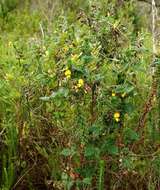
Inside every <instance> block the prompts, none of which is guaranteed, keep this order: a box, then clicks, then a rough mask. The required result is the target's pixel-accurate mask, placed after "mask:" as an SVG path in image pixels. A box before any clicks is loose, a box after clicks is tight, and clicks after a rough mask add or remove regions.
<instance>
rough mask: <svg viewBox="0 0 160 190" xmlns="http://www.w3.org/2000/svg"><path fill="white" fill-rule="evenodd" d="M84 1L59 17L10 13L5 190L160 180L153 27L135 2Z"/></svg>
mask: <svg viewBox="0 0 160 190" xmlns="http://www.w3.org/2000/svg"><path fill="white" fill-rule="evenodd" d="M67 3H68V4H67ZM79 3H80V1H74V3H73V4H72V5H70V6H69V2H67V1H66V2H64V4H65V5H64V7H65V8H66V10H65V11H62V13H60V14H59V16H58V17H57V19H54V20H53V21H50V22H51V23H48V19H47V15H45V18H44V16H42V15H41V14H40V13H39V12H33V13H32V14H31V13H30V10H28V9H27V8H26V9H25V10H24V11H23V10H22V11H21V13H19V12H13V13H10V14H9V15H8V21H6V20H3V21H4V30H3V32H4V33H5V32H6V31H8V33H7V35H5V34H4V35H2V37H1V39H0V40H1V44H0V54H1V56H0V63H1V71H0V77H1V80H0V89H1V91H0V116H1V118H0V125H1V126H0V127H1V132H0V135H1V134H2V153H1V156H0V166H1V173H0V176H1V180H0V185H1V187H2V189H29V188H30V189H47V188H48V189H60V190H61V189H88V190H89V189H98V190H102V189H107V188H110V189H124V188H126V189H132V187H134V189H156V187H158V183H159V176H160V174H159V172H158V169H157V167H158V168H159V161H160V159H159V151H158V147H159V135H157V134H159V133H158V130H159V129H158V128H155V127H154V126H156V125H157V110H158V109H159V108H158V106H157V100H156V97H155V96H154V100H153V102H154V105H153V108H152V112H150V114H149V115H148V117H147V120H146V122H145V128H140V127H139V123H140V118H141V117H140V116H141V115H143V114H144V112H145V110H143V107H144V104H145V100H146V99H147V96H148V93H149V91H150V88H149V87H150V86H151V82H152V76H151V75H149V71H148V67H149V64H150V62H151V60H152V53H151V44H150V41H151V35H150V33H149V32H148V31H147V30H145V29H144V26H143V23H141V22H140V19H139V18H138V17H137V16H136V13H137V10H136V6H135V4H134V2H132V1H130V2H122V3H120V2H119V1H110V2H108V1H107V2H105V1H103V0H101V1H98V2H96V1H85V3H84V5H83V8H82V9H80V8H79V6H78V7H77V5H79ZM67 6H69V8H67ZM19 14H20V16H19ZM15 23H16V24H15ZM12 26H14V28H12ZM22 26H24V27H23V28H22ZM5 30H6V31H5ZM153 142H154V143H153ZM148 173H151V175H150V176H148Z"/></svg>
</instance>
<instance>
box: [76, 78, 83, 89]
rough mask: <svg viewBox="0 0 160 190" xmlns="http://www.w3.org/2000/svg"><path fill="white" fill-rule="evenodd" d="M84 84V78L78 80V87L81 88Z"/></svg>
mask: <svg viewBox="0 0 160 190" xmlns="http://www.w3.org/2000/svg"><path fill="white" fill-rule="evenodd" d="M82 86H84V80H83V79H79V80H78V84H77V87H78V88H80V87H82Z"/></svg>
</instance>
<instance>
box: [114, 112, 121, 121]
mask: <svg viewBox="0 0 160 190" xmlns="http://www.w3.org/2000/svg"><path fill="white" fill-rule="evenodd" d="M114 119H115V121H117V122H119V121H120V113H119V112H115V113H114Z"/></svg>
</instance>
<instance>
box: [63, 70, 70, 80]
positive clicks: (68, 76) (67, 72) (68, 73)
mask: <svg viewBox="0 0 160 190" xmlns="http://www.w3.org/2000/svg"><path fill="white" fill-rule="evenodd" d="M64 74H65V76H66V78H68V79H69V78H71V71H70V70H69V69H67V70H66V71H65V73H64Z"/></svg>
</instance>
